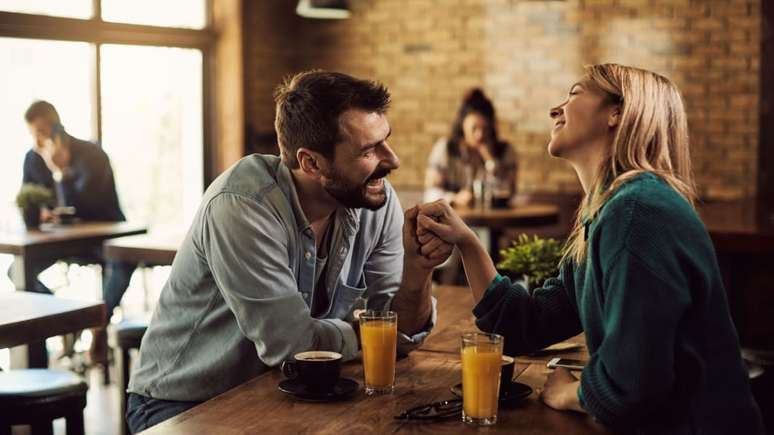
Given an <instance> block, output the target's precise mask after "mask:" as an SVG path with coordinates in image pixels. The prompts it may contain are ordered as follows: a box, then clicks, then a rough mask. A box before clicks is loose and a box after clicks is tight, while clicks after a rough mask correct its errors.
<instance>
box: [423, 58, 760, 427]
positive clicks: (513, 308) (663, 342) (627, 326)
mask: <svg viewBox="0 0 774 435" xmlns="http://www.w3.org/2000/svg"><path fill="white" fill-rule="evenodd" d="M550 114H551V118H552V119H553V120H554V128H553V130H552V131H551V141H550V143H549V144H548V152H549V154H551V155H552V156H555V157H561V158H563V159H565V160H567V161H568V162H570V164H571V165H572V166H573V167H574V169H575V171H576V172H577V174H578V178H579V179H580V181H581V184H582V185H583V190H584V191H585V193H586V196H585V199H584V201H583V202H582V206H581V208H580V210H579V212H578V217H577V221H576V223H575V226H574V228H573V230H572V233H571V236H570V238H569V240H568V243H567V245H566V251H565V255H564V258H563V260H562V267H561V272H560V274H559V276H558V277H556V278H555V279H549V280H548V281H546V283H545V284H544V286H543V288H541V289H538V290H537V291H536V292H535V293H534V295H533V296H532V297H530V296H529V294H528V293H527V291H526V290H525V289H524V288H523V287H521V286H520V285H518V284H514V283H511V282H510V281H509V280H508V279H507V278H504V277H501V276H499V275H498V274H497V271H496V270H495V267H494V265H493V264H492V261H491V259H490V258H489V257H488V256H487V253H486V250H485V249H484V248H483V247H482V246H480V244H479V243H477V241H476V239H475V237H474V236H473V235H472V233H471V231H470V230H469V229H468V228H467V227H466V226H465V225H464V224H463V223H462V221H461V220H460V219H459V217H458V216H456V215H455V213H454V211H453V210H452V209H451V208H450V207H449V206H448V205H447V204H445V203H443V202H440V201H439V202H435V203H431V204H427V205H424V206H422V208H421V215H420V217H419V221H418V222H419V229H418V236H419V238H420V241H423V243H425V242H426V245H425V246H423V248H422V249H423V250H427V251H428V252H429V251H430V250H432V249H433V248H434V245H436V244H438V243H439V242H438V241H436V240H432V234H431V233H434V234H435V235H437V236H438V237H440V238H441V239H443V240H445V241H447V242H449V243H454V244H455V245H456V246H457V247H458V248H459V250H460V252H461V253H462V258H463V263H464V266H465V272H466V274H467V276H468V281H469V283H470V286H471V288H472V291H473V294H474V297H475V300H476V302H477V305H476V307H475V309H474V311H473V313H474V314H475V316H476V318H477V321H476V324H477V325H478V327H479V328H481V329H482V330H484V331H489V332H496V333H499V334H502V335H504V336H505V343H506V345H505V347H506V349H505V351H506V353H509V354H524V353H528V352H531V351H534V350H536V349H540V348H543V347H545V346H547V345H550V344H552V343H556V342H558V341H561V340H564V339H566V338H569V337H571V336H573V335H575V334H578V333H580V332H581V331H583V332H585V336H586V343H587V345H588V348H589V353H590V355H591V356H590V359H589V361H588V363H587V365H586V366H585V368H584V370H583V372H582V376H581V379H580V380H578V379H576V378H575V377H574V376H573V375H572V374H570V372H569V371H566V370H563V369H562V370H556V371H555V372H554V373H553V374H551V376H549V378H548V380H547V382H546V384H545V388H544V390H543V392H542V399H543V401H544V402H545V403H546V404H547V405H548V406H551V407H553V408H555V409H559V410H575V411H579V412H588V413H590V414H592V415H593V416H594V417H596V418H597V419H598V420H600V421H601V422H603V423H605V424H606V425H608V426H609V427H611V428H613V429H615V430H618V431H622V432H627V433H629V432H631V433H638V434H645V433H648V434H651V433H652V434H672V433H680V434H683V433H692V434H693V433H702V434H726V433H745V434H759V433H763V429H762V423H761V418H760V413H759V411H758V409H757V406H756V405H755V402H754V401H753V399H752V396H751V393H750V388H749V384H748V381H747V376H746V370H745V368H744V366H743V363H742V359H741V357H740V353H739V342H738V338H737V335H736V331H735V329H734V325H733V324H732V322H731V317H730V314H729V309H728V304H727V302H726V297H725V291H724V289H723V284H722V281H721V276H720V272H719V269H718V265H717V260H716V258H715V252H714V249H713V246H712V242H711V240H710V238H709V235H708V234H707V231H706V230H705V228H704V226H703V224H702V222H701V220H700V219H699V217H698V216H697V214H696V212H695V211H694V208H693V201H694V198H695V190H694V184H693V179H692V175H691V167H690V159H689V153H688V129H687V122H686V117H685V110H684V108H683V103H682V100H681V97H680V94H679V92H678V90H677V88H676V87H675V86H674V85H673V84H672V83H671V82H670V81H669V80H668V79H666V78H664V77H662V76H659V75H657V74H654V73H651V72H648V71H644V70H640V69H635V68H629V67H624V66H620V65H612V64H606V65H595V66H591V67H588V69H587V74H586V75H585V77H584V78H583V79H582V80H581V81H580V82H578V83H576V84H574V85H573V86H572V88H571V90H570V94H569V96H568V99H567V100H566V101H565V102H563V103H562V104H560V105H559V106H557V107H555V108H553V109H552V110H551V113H550Z"/></svg>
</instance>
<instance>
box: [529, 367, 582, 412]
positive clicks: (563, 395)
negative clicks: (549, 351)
mask: <svg viewBox="0 0 774 435" xmlns="http://www.w3.org/2000/svg"><path fill="white" fill-rule="evenodd" d="M579 387H580V381H579V380H578V378H576V377H575V376H574V375H573V374H572V373H571V372H570V371H569V370H567V369H566V368H564V367H557V368H556V369H554V371H553V373H551V374H549V375H548V379H546V383H545V384H544V385H543V392H541V393H540V399H541V400H543V402H544V403H545V404H546V405H548V406H550V407H551V408H554V409H557V410H560V411H565V410H567V411H578V412H586V411H585V410H584V409H583V407H581V405H580V400H579V399H578V388H579Z"/></svg>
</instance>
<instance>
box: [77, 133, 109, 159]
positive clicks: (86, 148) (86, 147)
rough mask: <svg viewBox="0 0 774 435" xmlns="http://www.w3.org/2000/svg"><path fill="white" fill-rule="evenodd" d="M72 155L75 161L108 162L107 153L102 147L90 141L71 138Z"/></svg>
mask: <svg viewBox="0 0 774 435" xmlns="http://www.w3.org/2000/svg"><path fill="white" fill-rule="evenodd" d="M70 154H71V155H72V158H73V159H88V160H93V159H100V160H107V159H108V157H107V153H105V150H103V149H102V147H101V146H99V145H97V144H96V143H94V142H90V141H88V140H83V139H78V138H75V137H72V136H71V137H70Z"/></svg>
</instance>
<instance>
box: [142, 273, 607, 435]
mask: <svg viewBox="0 0 774 435" xmlns="http://www.w3.org/2000/svg"><path fill="white" fill-rule="evenodd" d="M434 295H435V296H436V298H438V309H439V313H438V324H437V325H436V328H435V329H434V331H433V333H432V334H431V335H430V337H429V339H428V341H427V343H426V344H425V346H423V347H422V348H420V350H417V351H414V352H412V353H411V354H410V355H409V356H408V357H407V358H404V359H402V360H400V361H398V364H397V368H396V372H397V373H396V386H395V392H394V393H393V394H391V395H385V396H374V397H368V396H366V395H365V393H364V392H363V390H362V383H363V369H362V364H361V362H360V361H359V360H356V361H352V362H349V363H346V364H345V365H344V368H343V375H344V376H348V377H352V378H354V379H356V380H358V382H360V383H361V390H360V391H358V392H357V393H355V396H354V397H353V398H352V399H351V400H348V401H343V402H334V403H305V402H300V401H297V400H295V399H292V398H290V397H288V396H286V395H285V394H283V393H281V392H280V391H278V390H277V384H278V383H279V382H280V381H281V380H282V379H283V376H282V374H281V373H280V372H279V370H272V371H270V372H267V373H265V374H263V375H261V376H258V377H256V378H254V379H252V380H251V381H248V382H247V383H245V384H243V385H240V386H238V387H236V388H234V389H232V390H230V391H228V392H226V393H224V394H222V395H220V396H218V397H215V398H213V399H211V400H209V401H207V402H205V403H203V404H201V405H199V406H197V407H194V408H192V409H190V410H188V411H187V412H184V413H183V414H180V415H178V416H176V417H173V418H172V419H170V420H167V421H165V422H163V423H161V424H159V425H157V426H154V427H152V428H150V429H148V430H147V431H144V432H142V433H143V435H153V434H192V435H195V434H211V433H219V434H248V433H331V434H333V433H378V434H382V433H398V432H399V433H430V434H435V433H447V434H448V433H453V434H457V433H479V432H480V430H478V429H476V428H474V427H469V426H466V425H464V424H463V423H462V422H461V421H460V420H459V419H452V420H448V421H444V422H438V423H430V424H428V423H425V424H418V423H409V422H401V421H396V420H394V419H393V417H394V416H395V415H398V414H400V413H401V412H402V411H404V410H406V409H408V408H411V407H414V406H417V405H421V404H426V403H430V402H434V401H438V400H444V399H450V398H453V397H454V396H453V395H452V394H451V392H450V391H449V388H450V387H451V386H452V385H454V384H457V383H459V382H460V381H461V367H460V360H459V339H460V337H459V333H458V332H459V331H460V330H471V329H473V327H472V325H473V318H472V315H471V314H470V310H471V309H472V307H473V305H472V298H471V297H470V290H468V289H466V288H463V287H439V288H437V289H435V290H434ZM563 356H566V355H563ZM548 358H550V357H548V356H547V357H545V358H544V359H543V360H539V361H537V360H536V361H535V362H530V361H524V360H522V359H518V360H517V361H519V363H518V364H517V368H516V370H515V373H516V376H517V378H518V379H517V380H518V381H520V382H524V383H526V384H528V385H530V386H531V387H532V388H533V390H535V392H533V394H532V395H531V396H530V397H529V398H528V399H527V400H525V401H524V402H522V403H521V404H519V405H518V406H516V407H514V408H503V407H501V408H500V410H499V412H498V417H497V418H498V423H497V425H496V426H494V427H491V428H488V429H486V431H487V433H520V434H604V433H609V432H607V431H606V430H605V429H604V428H603V427H601V426H600V425H598V424H596V423H595V422H594V421H593V419H592V418H591V417H590V416H587V415H582V414H578V413H571V412H558V411H555V410H553V409H550V408H548V407H547V406H545V405H544V404H543V403H542V402H540V400H539V399H538V391H539V390H538V389H539V388H541V387H542V385H543V382H544V381H545V378H546V376H547V373H548V369H546V368H545V360H547V359H548Z"/></svg>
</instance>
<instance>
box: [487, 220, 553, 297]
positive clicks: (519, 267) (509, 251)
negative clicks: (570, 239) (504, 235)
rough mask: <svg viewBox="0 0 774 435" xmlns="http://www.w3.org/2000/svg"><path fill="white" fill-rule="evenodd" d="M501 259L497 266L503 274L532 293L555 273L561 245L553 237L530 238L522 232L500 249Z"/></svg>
mask: <svg viewBox="0 0 774 435" xmlns="http://www.w3.org/2000/svg"><path fill="white" fill-rule="evenodd" d="M500 257H501V258H502V261H500V263H499V264H498V265H497V268H498V269H500V270H502V271H504V272H505V275H507V276H509V277H510V278H512V279H514V280H516V281H520V282H522V283H523V284H524V287H526V288H527V290H528V291H529V292H530V293H532V289H535V288H538V287H540V286H542V285H543V282H544V281H545V280H546V279H547V278H551V277H554V276H556V275H557V273H558V271H559V261H560V260H561V259H562V246H561V243H559V242H558V241H557V240H555V239H542V238H540V237H538V236H533V237H532V238H530V237H529V236H527V235H526V234H522V235H520V236H519V238H518V239H516V240H514V241H513V245H512V246H511V247H509V248H505V249H503V250H501V251H500Z"/></svg>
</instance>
